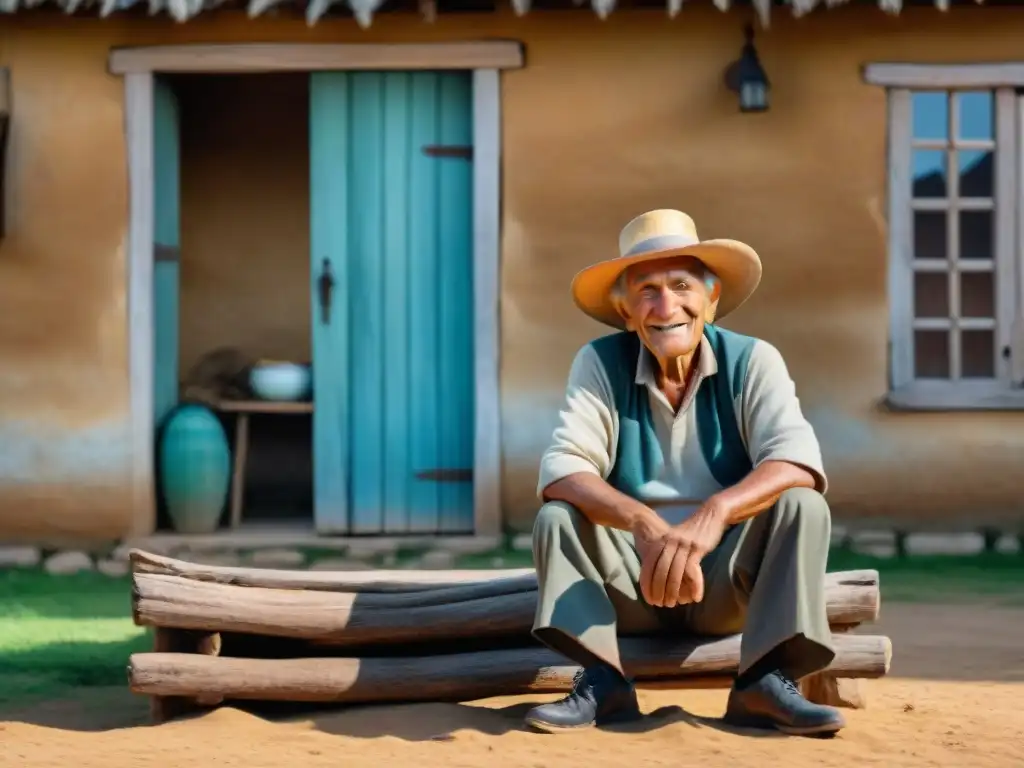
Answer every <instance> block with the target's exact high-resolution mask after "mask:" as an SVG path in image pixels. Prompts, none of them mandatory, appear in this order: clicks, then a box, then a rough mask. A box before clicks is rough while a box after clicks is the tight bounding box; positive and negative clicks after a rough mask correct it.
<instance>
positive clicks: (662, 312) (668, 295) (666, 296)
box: [654, 289, 676, 318]
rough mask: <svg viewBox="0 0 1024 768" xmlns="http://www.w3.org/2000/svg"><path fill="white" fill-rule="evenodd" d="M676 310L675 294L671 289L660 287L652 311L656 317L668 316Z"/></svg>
mask: <svg viewBox="0 0 1024 768" xmlns="http://www.w3.org/2000/svg"><path fill="white" fill-rule="evenodd" d="M675 311H676V296H675V294H674V293H672V291H669V290H666V289H662V290H661V291H660V292H659V293H658V298H657V299H655V301H654V312H655V314H656V315H657V316H658V317H663V318H669V317H672V315H673V314H674V313H675Z"/></svg>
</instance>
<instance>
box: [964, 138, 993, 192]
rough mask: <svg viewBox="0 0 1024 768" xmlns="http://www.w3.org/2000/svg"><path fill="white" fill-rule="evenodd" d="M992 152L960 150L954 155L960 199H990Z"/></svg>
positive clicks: (991, 189)
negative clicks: (958, 177)
mask: <svg viewBox="0 0 1024 768" xmlns="http://www.w3.org/2000/svg"><path fill="white" fill-rule="evenodd" d="M994 158H995V154H994V153H993V152H984V151H980V150H968V149H962V150H960V151H959V152H957V153H956V159H957V169H958V173H959V176H960V179H959V183H960V189H959V191H960V197H992V196H993V194H994V193H993V190H994V189H995V186H994V185H993V182H992V161H993V159H994Z"/></svg>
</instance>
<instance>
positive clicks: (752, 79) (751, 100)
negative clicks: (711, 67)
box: [725, 24, 771, 112]
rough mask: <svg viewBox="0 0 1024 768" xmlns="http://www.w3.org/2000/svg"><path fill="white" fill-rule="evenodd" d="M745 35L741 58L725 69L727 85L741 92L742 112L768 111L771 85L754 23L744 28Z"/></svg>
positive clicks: (738, 92) (736, 91)
mask: <svg viewBox="0 0 1024 768" xmlns="http://www.w3.org/2000/svg"><path fill="white" fill-rule="evenodd" d="M743 36H744V37H745V38H746V41H745V42H744V43H743V50H742V51H741V52H740V57H739V59H737V60H736V61H734V62H733V63H732V64H730V65H729V67H728V69H726V70H725V85H726V87H727V88H728V89H729V90H730V91H732V92H733V93H736V94H739V97H740V112H766V111H767V110H768V90H769V89H770V88H771V85H770V84H769V82H768V75H767V74H765V71H764V67H762V66H761V61H760V59H758V57H757V49H756V48H755V47H754V25H753V24H747V25H746V26H745V27H744V28H743Z"/></svg>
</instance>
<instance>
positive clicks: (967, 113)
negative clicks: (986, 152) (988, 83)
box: [957, 91, 995, 139]
mask: <svg viewBox="0 0 1024 768" xmlns="http://www.w3.org/2000/svg"><path fill="white" fill-rule="evenodd" d="M957 100H958V101H959V102H960V103H959V105H958V107H959V109H958V112H959V114H958V115H957V120H958V121H959V123H960V124H959V125H958V126H957V128H958V129H959V130H958V131H957V132H958V133H959V134H960V135H959V136H958V137H957V138H960V139H992V138H994V137H995V131H993V129H992V126H993V125H994V124H995V120H994V119H993V111H994V103H995V100H994V99H993V98H992V92H991V91H964V92H962V93H960V94H958V99H957Z"/></svg>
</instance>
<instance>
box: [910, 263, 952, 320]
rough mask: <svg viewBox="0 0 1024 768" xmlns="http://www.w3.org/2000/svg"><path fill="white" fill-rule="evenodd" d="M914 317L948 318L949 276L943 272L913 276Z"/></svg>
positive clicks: (919, 273)
mask: <svg viewBox="0 0 1024 768" xmlns="http://www.w3.org/2000/svg"><path fill="white" fill-rule="evenodd" d="M914 317H949V276H948V275H947V274H946V273H945V272H918V273H917V274H915V275H914Z"/></svg>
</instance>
